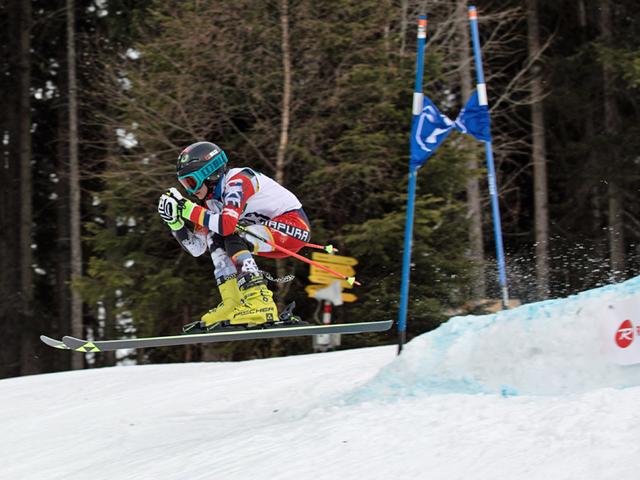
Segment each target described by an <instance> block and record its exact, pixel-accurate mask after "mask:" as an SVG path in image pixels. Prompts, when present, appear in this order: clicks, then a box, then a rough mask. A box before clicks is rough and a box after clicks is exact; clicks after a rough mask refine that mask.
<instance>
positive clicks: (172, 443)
mask: <svg viewBox="0 0 640 480" xmlns="http://www.w3.org/2000/svg"><path fill="white" fill-rule="evenodd" d="M639 289H640V281H638V280H636V279H634V280H631V281H629V282H625V283H624V284H621V285H618V286H615V287H606V288H603V289H598V290H593V291H590V292H585V293H583V294H580V295H577V296H575V297H571V298H568V299H564V300H556V301H550V302H543V303H539V304H533V305H526V306H524V307H521V308H519V309H516V310H512V311H509V312H503V313H500V314H498V315H491V316H483V317H458V318H454V319H451V320H450V321H449V322H448V323H447V324H445V325H443V326H442V327H440V328H439V329H437V330H436V331H434V332H430V333H428V334H425V335H422V336H420V337H418V338H416V339H414V340H413V341H412V342H410V343H409V344H408V345H407V346H406V349H405V351H404V353H403V355H401V356H400V357H397V356H396V349H395V347H393V346H388V347H378V348H368V349H360V350H351V351H342V352H333V353H325V354H315V355H305V356H296V357H287V358H274V359H268V360H256V361H250V362H240V363H201V364H182V365H149V366H128V367H116V368H105V369H96V370H85V371H78V372H65V373H56V374H49V375H38V376H32V377H22V378H15V379H6V380H2V381H0V459H1V461H0V479H2V480H35V479H38V480H40V479H43V478H47V479H62V478H71V477H89V478H92V479H93V480H100V479H105V480H106V479H108V480H114V479H166V480H173V479H176V480H178V479H180V480H182V479H189V480H196V479H225V480H228V479H307V478H313V479H314V480H318V479H339V478H340V479H342V478H346V479H352V478H353V479H356V478H357V479H358V480H364V479H422V478H428V479H435V480H438V479H443V480H444V479H446V480H452V479H473V480H475V479H479V480H482V479H491V480H499V479H505V480H506V479H510V480H511V479H531V480H537V479H544V480H555V479H567V480H569V479H571V480H574V479H586V480H607V479H611V480H613V479H615V480H627V479H628V480H632V479H634V480H635V479H638V478H640V464H639V463H638V458H640V413H639V410H640V409H638V405H639V404H640V387H639V386H637V385H640V381H639V378H640V377H638V369H637V368H636V367H635V366H631V367H617V366H611V365H608V364H606V362H603V359H602V358H601V357H599V356H598V355H600V354H599V353H598V349H597V348H596V345H597V342H596V341H595V340H594V338H593V334H592V333H590V329H589V328H586V327H585V325H584V322H585V321H586V322H587V323H588V322H589V321H591V320H590V318H591V317H590V316H589V315H588V314H587V315H585V314H584V313H585V312H587V313H588V311H589V309H590V308H595V305H597V304H598V303H599V302H601V301H603V299H606V298H611V296H624V295H628V294H629V293H633V292H637V291H638V290H639ZM578 311H580V312H582V313H581V314H580V315H576V312H578ZM577 319H582V320H581V322H583V323H582V324H576V322H578V320H577ZM585 319H586V320H585ZM593 321H595V320H593ZM60 354H68V352H60Z"/></svg>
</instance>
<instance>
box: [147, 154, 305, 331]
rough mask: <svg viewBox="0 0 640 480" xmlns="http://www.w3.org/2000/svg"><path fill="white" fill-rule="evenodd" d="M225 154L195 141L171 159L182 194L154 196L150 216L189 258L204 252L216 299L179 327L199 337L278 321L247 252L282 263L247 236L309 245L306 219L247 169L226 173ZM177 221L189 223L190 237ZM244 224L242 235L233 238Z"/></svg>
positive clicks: (283, 192)
mask: <svg viewBox="0 0 640 480" xmlns="http://www.w3.org/2000/svg"><path fill="white" fill-rule="evenodd" d="M227 161H228V160H227V156H226V154H225V152H224V151H223V150H222V149H221V148H220V147H218V146H217V145H215V144H213V143H210V142H198V143H194V144H192V145H190V146H188V147H187V148H185V149H184V150H183V151H182V152H181V153H180V155H179V157H178V163H177V166H176V173H177V177H178V180H179V182H180V184H181V185H182V186H183V187H184V189H185V190H186V191H187V193H188V194H191V195H193V196H195V197H196V198H197V199H198V201H199V202H200V203H201V204H198V203H195V202H192V201H190V200H189V199H187V198H184V197H183V196H182V194H181V193H180V192H179V191H178V189H176V188H170V189H169V191H167V192H166V193H164V194H163V195H162V196H161V197H160V201H159V203H158V212H159V213H160V216H161V217H162V219H163V220H164V221H165V222H166V223H167V225H168V226H169V228H170V229H171V232H172V234H173V236H174V237H175V239H176V240H177V241H178V242H179V243H180V245H181V246H182V248H184V249H185V250H186V251H187V252H189V253H190V254H191V255H193V256H194V257H198V256H200V255H202V254H203V253H204V252H205V251H206V250H207V249H208V250H209V252H210V254H211V260H212V261H213V268H214V275H215V279H216V284H217V286H218V289H219V290H220V295H221V297H222V301H221V302H220V304H219V305H218V306H217V307H215V308H214V309H212V310H210V311H209V312H207V313H205V314H204V315H203V316H202V318H201V320H199V321H195V322H192V323H189V324H187V325H185V326H184V327H183V331H184V332H185V333H201V332H210V331H212V330H218V329H221V328H224V327H227V328H228V327H229V326H231V327H236V328H237V327H242V328H246V327H255V326H259V325H262V324H265V323H268V322H275V321H277V320H278V311H277V307H276V305H275V303H274V301H273V293H272V292H271V291H270V290H269V289H268V288H267V283H266V280H265V279H264V276H263V275H262V273H261V272H260V270H259V268H258V266H257V264H256V262H255V260H254V258H253V254H255V255H258V256H263V257H270V258H282V257H286V256H287V255H286V254H283V253H282V252H280V251H279V250H276V249H274V248H273V247H272V246H271V245H269V244H267V243H265V242H263V241H261V240H259V239H258V238H257V237H254V236H253V235H251V234H250V233H254V234H256V235H258V236H259V237H261V238H263V239H265V240H269V241H271V242H273V243H276V244H278V245H280V246H282V247H285V248H286V249H288V250H291V251H293V252H297V251H298V250H300V249H301V248H302V247H303V246H304V245H305V243H307V242H308V241H309V240H310V228H309V220H308V219H307V216H306V214H305V213H304V210H302V204H301V203H300V201H299V200H298V199H297V198H296V196H295V195H294V194H293V193H291V192H290V191H289V190H287V189H286V188H284V187H283V186H282V185H280V184H279V183H277V182H276V181H274V180H272V179H271V178H269V177H267V176H266V175H263V174H262V173H259V172H256V171H255V170H252V169H251V168H247V167H240V168H231V169H229V170H227ZM184 220H188V221H190V222H191V223H193V224H194V226H195V227H194V229H193V231H192V230H190V229H189V228H187V227H186V226H185V223H184ZM238 225H241V226H245V227H246V230H247V231H248V232H250V233H249V234H246V233H244V232H242V233H238V232H237V231H236V227H237V226H238Z"/></svg>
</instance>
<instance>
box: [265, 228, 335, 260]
mask: <svg viewBox="0 0 640 480" xmlns="http://www.w3.org/2000/svg"><path fill="white" fill-rule="evenodd" d="M263 226H264V227H266V228H268V229H269V230H271V231H273V229H272V228H271V227H270V226H269V225H265V224H263ZM276 232H278V233H280V234H282V235H286V236H287V237H290V236H291V235H289V234H288V233H285V232H281V231H280V230H276ZM304 246H305V247H309V248H315V249H317V250H324V251H325V252H327V253H328V254H334V253H336V252H337V251H338V249H337V248H336V247H334V246H333V245H318V244H316V243H309V242H304Z"/></svg>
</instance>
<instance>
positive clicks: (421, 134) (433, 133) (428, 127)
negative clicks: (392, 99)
mask: <svg viewBox="0 0 640 480" xmlns="http://www.w3.org/2000/svg"><path fill="white" fill-rule="evenodd" d="M422 105H423V106H422V111H421V112H420V114H419V115H414V116H413V122H412V124H411V168H412V169H413V168H418V167H421V166H422V165H424V163H425V162H426V161H427V160H428V159H429V157H430V156H431V155H433V153H434V152H435V151H436V149H437V148H438V147H439V146H440V144H441V143H442V142H443V141H444V139H445V138H447V137H448V136H449V134H450V133H451V129H453V128H454V126H455V124H454V122H453V121H452V120H451V119H450V118H449V117H447V116H446V115H444V114H443V113H441V112H440V110H438V107H436V106H435V104H434V103H433V102H432V101H431V99H429V97H427V96H425V97H424V99H423V103H422Z"/></svg>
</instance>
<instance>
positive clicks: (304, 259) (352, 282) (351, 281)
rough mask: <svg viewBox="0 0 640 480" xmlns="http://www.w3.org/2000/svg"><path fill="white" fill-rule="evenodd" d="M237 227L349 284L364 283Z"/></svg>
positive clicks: (240, 228)
mask: <svg viewBox="0 0 640 480" xmlns="http://www.w3.org/2000/svg"><path fill="white" fill-rule="evenodd" d="M236 229H237V230H239V231H241V232H242V233H246V234H247V235H251V236H252V237H254V238H257V239H258V240H260V241H262V242H264V243H266V244H267V245H271V246H272V247H273V248H275V249H276V250H280V251H281V252H282V253H286V254H287V255H290V256H292V257H293V258H297V259H298V260H301V261H303V262H305V263H308V264H309V265H313V266H315V267H318V268H319V269H321V270H324V271H325V272H327V273H330V274H331V275H333V276H334V277H337V278H341V279H342V280H346V281H347V282H348V283H349V285H354V284H355V285H358V286H360V285H362V284H361V283H360V282H358V281H357V280H356V277H347V276H346V275H343V274H342V273H338V272H336V271H335V270H332V269H330V268H329V267H327V266H325V265H322V264H321V263H318V262H316V261H314V260H309V259H308V258H307V257H303V256H302V255H298V254H297V253H295V252H292V251H291V250H287V249H286V248H284V247H281V246H280V245H278V244H277V243H274V242H271V241H269V240H267V239H266V238H263V237H261V236H260V235H258V234H256V233H253V232H251V231H249V230H247V229H246V228H245V227H243V226H240V225H237V226H236Z"/></svg>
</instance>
